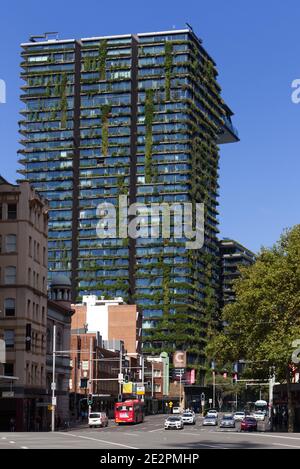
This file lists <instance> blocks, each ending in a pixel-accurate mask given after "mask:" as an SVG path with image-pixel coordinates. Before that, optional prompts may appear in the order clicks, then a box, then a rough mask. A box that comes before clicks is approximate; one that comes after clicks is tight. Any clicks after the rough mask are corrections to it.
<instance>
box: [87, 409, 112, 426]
mask: <svg viewBox="0 0 300 469" xmlns="http://www.w3.org/2000/svg"><path fill="white" fill-rule="evenodd" d="M107 426H108V417H107V415H106V413H105V412H91V413H90V415H89V427H90V428H93V427H95V428H96V427H107Z"/></svg>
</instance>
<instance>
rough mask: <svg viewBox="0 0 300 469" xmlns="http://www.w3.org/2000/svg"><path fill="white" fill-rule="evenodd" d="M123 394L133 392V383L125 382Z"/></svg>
mask: <svg viewBox="0 0 300 469" xmlns="http://www.w3.org/2000/svg"><path fill="white" fill-rule="evenodd" d="M123 394H132V383H123Z"/></svg>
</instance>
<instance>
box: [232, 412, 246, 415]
mask: <svg viewBox="0 0 300 469" xmlns="http://www.w3.org/2000/svg"><path fill="white" fill-rule="evenodd" d="M234 415H245V412H236V413H235V414H234Z"/></svg>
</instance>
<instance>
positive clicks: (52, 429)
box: [51, 325, 56, 432]
mask: <svg viewBox="0 0 300 469" xmlns="http://www.w3.org/2000/svg"><path fill="white" fill-rule="evenodd" d="M52 354H53V361H52V384H51V388H52V406H51V411H52V415H51V431H52V432H55V407H56V397H55V388H56V382H55V357H56V326H55V325H54V326H53V352H52Z"/></svg>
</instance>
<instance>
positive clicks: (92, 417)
mask: <svg viewBox="0 0 300 469" xmlns="http://www.w3.org/2000/svg"><path fill="white" fill-rule="evenodd" d="M100 417H101V414H90V419H99V418H100Z"/></svg>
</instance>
